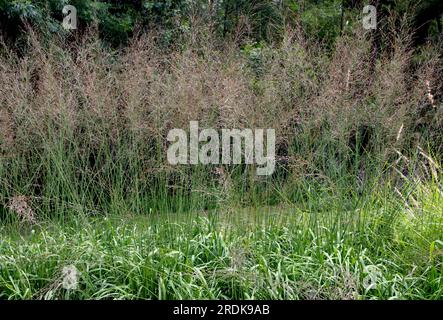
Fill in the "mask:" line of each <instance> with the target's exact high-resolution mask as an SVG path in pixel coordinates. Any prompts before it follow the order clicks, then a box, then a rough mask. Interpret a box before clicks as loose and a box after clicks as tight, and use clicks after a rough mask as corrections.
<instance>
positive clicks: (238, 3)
mask: <svg viewBox="0 0 443 320" xmlns="http://www.w3.org/2000/svg"><path fill="white" fill-rule="evenodd" d="M368 3H371V4H374V5H376V6H377V7H378V8H379V15H380V16H382V15H383V14H384V13H385V12H388V11H390V10H396V11H399V12H406V11H408V12H412V13H413V16H414V26H415V29H416V30H417V37H418V38H419V39H420V41H419V42H423V41H424V40H425V39H426V38H427V37H428V36H431V37H434V38H435V37H436V36H437V35H439V34H441V29H442V27H441V15H442V13H443V2H442V1H440V0H422V1H419V2H417V1H413V0H371V1H362V0H255V1H250V0H163V1H149V0H101V1H95V0H70V1H69V0H0V30H1V33H2V34H3V37H4V38H7V39H8V40H10V41H15V40H17V39H18V38H19V37H20V35H21V34H22V33H23V28H24V26H25V25H26V24H29V25H31V26H32V27H33V28H34V29H37V30H39V31H40V32H41V33H42V34H45V35H47V36H50V35H51V34H54V33H58V34H64V33H66V32H65V31H64V30H63V28H62V26H61V23H60V22H61V21H62V19H63V14H62V8H63V7H64V6H65V5H67V4H70V5H73V6H75V7H76V8H77V10H78V18H79V25H78V26H79V29H80V31H82V30H83V31H84V30H85V29H86V28H87V27H88V26H91V25H96V26H97V27H98V29H99V31H100V35H101V37H102V38H103V39H105V40H107V41H108V42H109V43H110V44H112V45H114V46H118V45H121V44H125V43H126V41H127V40H128V38H129V37H130V36H131V35H132V34H133V32H134V31H135V30H136V29H137V28H156V29H159V30H162V34H163V38H164V40H165V41H167V42H168V43H169V42H172V41H173V39H175V38H176V36H177V34H178V33H184V32H187V31H189V28H190V25H191V24H192V21H193V20H192V17H198V18H199V19H202V20H203V21H205V22H206V23H207V24H208V25H210V26H211V27H212V28H213V30H214V31H216V32H217V33H218V34H219V35H220V36H223V37H226V36H228V35H231V34H232V33H233V32H238V30H239V29H241V28H242V27H244V28H245V30H246V33H247V35H248V36H249V37H251V38H253V39H254V40H255V41H257V42H260V41H272V40H275V39H278V38H279V37H281V34H282V32H283V30H284V26H285V25H288V24H293V25H301V26H303V30H304V32H306V33H307V35H308V36H313V37H315V38H316V39H319V40H320V41H324V42H325V43H332V42H333V41H334V39H335V37H336V36H337V35H338V34H339V33H340V32H341V31H342V30H343V29H344V28H348V27H350V26H352V23H353V22H354V23H355V21H356V17H359V16H360V13H361V9H362V7H363V6H364V5H365V4H368Z"/></svg>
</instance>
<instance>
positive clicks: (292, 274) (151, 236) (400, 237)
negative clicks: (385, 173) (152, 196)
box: [0, 192, 443, 299]
mask: <svg viewBox="0 0 443 320" xmlns="http://www.w3.org/2000/svg"><path fill="white" fill-rule="evenodd" d="M426 195H427V198H426V199H424V200H423V201H424V202H425V203H426V206H425V209H426V210H423V208H421V209H420V210H418V209H415V210H414V209H411V208H406V207H405V206H403V207H402V206H399V205H398V203H390V204H385V206H384V207H382V208H380V209H376V208H375V207H374V206H371V208H372V209H367V208H365V207H361V208H358V209H357V210H352V211H347V212H344V211H333V212H326V211H325V212H319V213H314V212H306V211H302V210H300V209H297V208H294V207H281V208H270V207H264V208H261V209H254V210H249V209H248V210H246V209H239V210H223V211H214V212H203V213H199V214H197V213H195V214H168V215H166V214H158V215H157V214H154V213H151V214H150V215H147V216H140V215H138V216H125V217H122V216H108V217H82V216H80V215H77V217H76V218H75V219H74V220H70V221H68V222H67V221H65V222H60V221H58V222H55V221H51V222H43V223H40V225H39V226H34V227H31V226H29V225H28V226H26V225H21V226H20V225H14V224H11V223H9V224H4V225H3V226H1V227H0V234H1V237H0V239H1V242H0V298H2V299H374V298H376V299H441V298H443V259H442V257H443V242H442V239H443V236H442V233H443V232H442V230H443V227H442V226H443V215H442V211H441V207H442V206H441V204H442V198H441V194H440V193H438V192H437V193H435V194H433V193H426ZM67 267H70V268H75V270H76V271H78V274H77V275H76V278H75V285H74V286H73V287H71V288H70V289H66V286H65V285H64V280H65V279H64V276H66V275H64V274H63V272H64V271H63V270H64V268H67Z"/></svg>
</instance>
